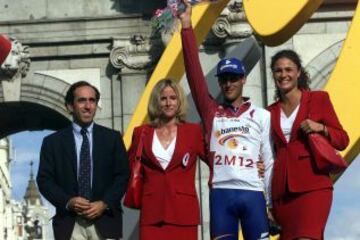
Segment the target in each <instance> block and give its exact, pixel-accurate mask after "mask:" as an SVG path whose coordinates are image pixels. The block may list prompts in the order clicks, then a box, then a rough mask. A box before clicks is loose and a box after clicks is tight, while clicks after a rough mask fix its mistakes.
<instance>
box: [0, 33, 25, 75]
mask: <svg viewBox="0 0 360 240" xmlns="http://www.w3.org/2000/svg"><path fill="white" fill-rule="evenodd" d="M0 64H1V67H0V81H1V80H3V79H4V77H2V76H6V78H7V79H8V80H11V79H12V78H14V77H16V76H17V75H19V76H20V77H25V76H26V73H27V72H28V70H29V67H30V55H29V48H28V46H23V45H22V44H21V43H20V42H19V41H18V40H16V39H15V38H8V37H7V36H5V35H3V34H1V35H0ZM9 78H10V79H9Z"/></svg>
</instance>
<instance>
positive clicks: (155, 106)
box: [148, 78, 187, 127]
mask: <svg viewBox="0 0 360 240" xmlns="http://www.w3.org/2000/svg"><path fill="white" fill-rule="evenodd" d="M166 87H171V88H172V89H173V90H174V92H175V94H176V96H177V100H178V109H177V111H176V122H177V123H180V122H184V121H185V119H186V108H187V103H186V100H185V97H184V91H183V89H182V88H181V87H180V86H179V84H177V83H176V82H175V81H174V80H172V79H169V78H165V79H162V80H160V81H159V82H158V83H157V84H156V85H155V87H154V89H153V91H152V92H151V95H150V100H149V105H148V115H149V121H150V124H151V125H152V126H153V127H159V126H161V125H162V124H164V123H165V121H166V119H164V117H163V115H162V113H161V108H160V97H161V92H162V91H163V90H164V89H165V88H166Z"/></svg>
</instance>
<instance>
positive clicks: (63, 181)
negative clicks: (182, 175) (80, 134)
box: [37, 124, 129, 239]
mask: <svg viewBox="0 0 360 240" xmlns="http://www.w3.org/2000/svg"><path fill="white" fill-rule="evenodd" d="M92 151H93V152H92V157H93V181H92V199H91V201H97V200H102V201H104V202H105V203H106V204H107V205H108V208H109V209H107V210H106V211H105V212H104V214H103V215H102V216H101V217H99V218H97V219H96V220H95V227H96V229H97V230H98V231H99V233H100V234H101V235H102V236H103V237H105V238H120V237H121V236H122V209H121V204H120V203H121V198H122V196H123V194H124V192H125V190H126V186H127V182H128V177H129V164H128V157H127V153H126V150H125V147H124V144H123V141H122V138H121V135H120V133H119V132H117V131H114V130H111V129H108V128H105V127H102V126H100V125H97V124H94V128H93V150H92ZM37 183H38V186H39V190H40V192H41V193H42V195H43V196H44V197H45V198H46V199H47V200H48V201H49V202H51V203H52V204H53V205H54V206H55V207H56V215H55V216H54V218H53V228H54V235H55V239H70V236H71V233H72V231H73V228H74V223H75V217H76V214H75V213H74V212H72V211H69V210H67V209H66V204H67V203H68V201H69V200H70V198H72V197H76V196H78V183H77V157H76V149H75V140H74V135H73V130H72V127H71V126H70V127H68V128H65V129H63V130H60V131H58V132H55V133H53V134H51V135H49V136H47V137H46V138H44V140H43V143H42V147H41V153H40V165H39V171H38V175H37Z"/></svg>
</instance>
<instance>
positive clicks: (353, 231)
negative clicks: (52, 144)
mask: <svg viewBox="0 0 360 240" xmlns="http://www.w3.org/2000/svg"><path fill="white" fill-rule="evenodd" d="M49 133H50V132H49V131H42V132H22V133H18V134H15V135H12V136H11V137H10V138H11V140H12V143H13V147H14V149H15V151H16V155H15V156H16V157H15V159H14V161H13V162H12V163H11V180H12V184H13V192H12V196H13V198H15V199H17V200H21V199H22V198H23V196H24V193H25V189H26V186H27V183H28V180H29V174H30V162H31V161H33V162H34V173H35V174H36V172H37V168H38V163H39V151H40V146H41V142H42V139H43V137H44V136H46V135H48V134H49ZM359 173H360V155H359V156H358V157H357V158H356V159H355V160H354V162H353V163H352V164H351V166H350V167H349V168H348V170H347V171H346V172H345V173H344V174H343V176H342V177H341V178H340V179H339V180H338V181H337V182H336V184H335V186H334V189H335V191H334V201H333V207H332V210H331V214H330V218H329V221H328V224H327V227H326V232H325V239H327V240H355V239H360V221H359V216H360V201H359V199H360V174H359ZM47 204H48V203H47Z"/></svg>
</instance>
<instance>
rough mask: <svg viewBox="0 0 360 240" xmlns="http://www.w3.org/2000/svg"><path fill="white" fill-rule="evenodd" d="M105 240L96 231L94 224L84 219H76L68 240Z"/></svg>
mask: <svg viewBox="0 0 360 240" xmlns="http://www.w3.org/2000/svg"><path fill="white" fill-rule="evenodd" d="M88 239H91V240H105V239H109V238H103V237H102V236H101V235H100V233H99V232H98V231H97V230H96V228H95V224H94V223H93V222H92V221H88V220H86V219H84V218H81V217H77V218H76V221H75V225H74V230H73V232H72V234H71V238H70V240H88Z"/></svg>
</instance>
